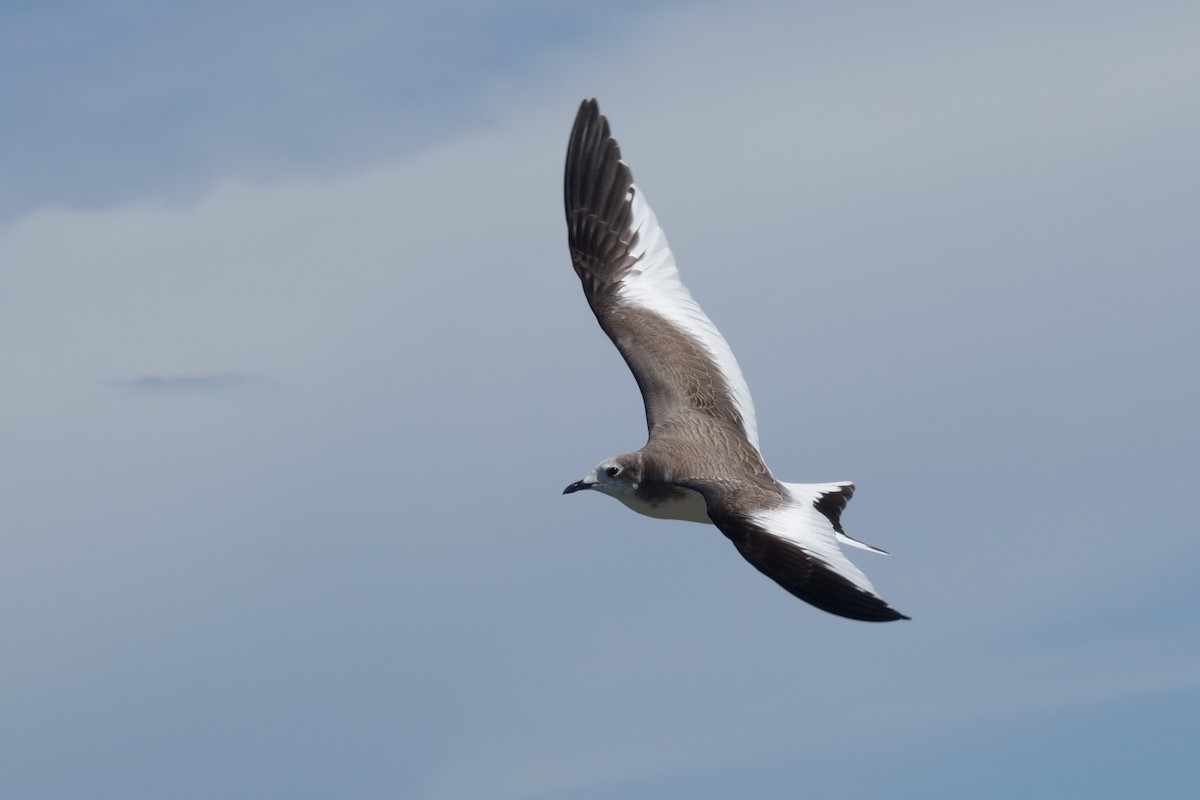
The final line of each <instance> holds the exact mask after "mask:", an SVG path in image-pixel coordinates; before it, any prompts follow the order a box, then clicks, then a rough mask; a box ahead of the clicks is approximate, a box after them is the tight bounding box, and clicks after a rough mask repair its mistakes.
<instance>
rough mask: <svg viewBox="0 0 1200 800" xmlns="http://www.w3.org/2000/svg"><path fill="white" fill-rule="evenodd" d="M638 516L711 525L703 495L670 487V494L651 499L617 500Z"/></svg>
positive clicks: (627, 498)
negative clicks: (643, 515)
mask: <svg viewBox="0 0 1200 800" xmlns="http://www.w3.org/2000/svg"><path fill="white" fill-rule="evenodd" d="M618 499H619V500H620V501H621V502H622V503H624V504H625V505H627V506H629V507H630V508H632V509H633V510H634V511H636V512H638V513H639V514H645V515H646V516H647V517H654V518H656V519H680V520H683V521H685V522H703V523H707V524H712V519H711V518H710V517H709V516H708V506H707V504H705V502H704V495H702V494H700V493H699V492H696V491H693V490H691V489H681V488H678V487H672V488H671V491H670V492H667V493H664V494H662V495H659V496H655V497H652V498H646V497H640V496H638V495H636V494H635V495H632V496H625V497H619V498H618Z"/></svg>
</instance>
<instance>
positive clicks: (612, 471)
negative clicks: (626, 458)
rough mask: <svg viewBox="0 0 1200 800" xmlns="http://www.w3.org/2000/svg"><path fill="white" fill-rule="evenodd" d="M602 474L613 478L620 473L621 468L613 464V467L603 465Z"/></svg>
mask: <svg viewBox="0 0 1200 800" xmlns="http://www.w3.org/2000/svg"><path fill="white" fill-rule="evenodd" d="M604 474H605V475H607V476H608V477H610V478H615V477H617V476H618V475H620V474H621V468H620V467H615V466H614V467H605V469H604Z"/></svg>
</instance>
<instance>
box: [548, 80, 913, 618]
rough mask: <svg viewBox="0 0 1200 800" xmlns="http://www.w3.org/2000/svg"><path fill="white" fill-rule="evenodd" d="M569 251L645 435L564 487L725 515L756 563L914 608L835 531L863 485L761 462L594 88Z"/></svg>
mask: <svg viewBox="0 0 1200 800" xmlns="http://www.w3.org/2000/svg"><path fill="white" fill-rule="evenodd" d="M563 194H564V199H565V202H566V213H567V240H568V244H569V245H570V249H571V262H572V264H574V266H575V272H576V273H577V274H578V275H579V279H580V281H581V282H582V283H583V293H584V296H585V297H586V298H587V301H588V305H590V306H591V308H592V312H593V313H594V314H595V315H596V320H597V321H598V322H599V323H600V327H601V328H602V329H603V330H604V332H605V333H606V334H608V337H609V338H610V339H612V341H613V344H615V345H616V346H617V349H618V350H619V351H620V352H621V355H622V356H623V357H624V358H625V362H626V364H628V365H629V369H630V370H631V371H632V372H633V377H634V379H635V380H636V381H637V385H638V388H639V389H641V392H642V400H643V402H644V404H645V408H646V425H647V427H648V428H649V433H650V435H649V439H648V441H647V442H646V445H645V446H644V447H642V449H640V450H638V451H637V452H634V453H626V454H624V455H618V456H613V457H612V458H606V459H604V460H603V461H601V462H600V463H599V464H597V465H596V467H595V468H594V469H593V470H592V471H591V472H589V473H588V474H587V475H585V476H584V477H583V478H582V479H581V480H578V481H575V482H574V483H572V484H571V485H570V486H568V487H567V488H566V489H564V490H563V494H571V493H573V492H578V491H580V490H583V489H588V490H591V491H597V492H600V493H601V494H606V495H609V496H611V497H615V498H616V499H618V500H620V501H621V502H622V503H624V504H625V505H627V506H629V507H630V508H631V509H633V510H634V511H636V512H638V513H639V514H645V515H647V516H650V517H657V518H659V519H677V520H686V521H691V522H701V523H710V524H713V525H716V526H717V528H718V529H719V530H720V531H721V533H723V534H725V536H726V537H728V538H729V540H730V541H732V542H733V544H734V547H736V548H737V550H738V552H739V553H741V554H742V556H743V557H745V559H746V560H747V561H749V562H750V563H751V564H753V565H754V566H755V567H756V568H757V569H758V570H759V571H760V572H762V573H763V574H764V575H766V576H767V577H768V578H770V579H771V580H773V581H775V582H776V583H778V584H779V585H780V586H782V587H783V588H784V589H786V590H787V591H789V592H791V593H792V594H793V595H795V596H796V597H799V598H800V599H801V600H804V601H805V602H807V603H811V604H812V605H814V606H816V607H817V608H820V609H822V610H824V611H828V612H830V613H832V614H837V615H839V616H843V617H849V618H851V619H859V620H866V621H870V622H887V621H891V620H897V619H908V617H906V616H905V615H904V614H901V613H900V612H898V611H896V610H895V609H893V608H891V607H890V606H889V605H888V604H887V603H886V602H885V601H884V600H883V598H881V597H880V596H879V594H878V593H877V592H876V591H875V588H874V587H873V586H872V585H871V582H870V581H869V580H867V576H866V575H864V574H863V573H862V571H861V570H859V569H858V568H857V567H856V566H854V564H852V563H850V560H849V559H847V558H846V556H845V554H843V553H842V550H841V547H840V546H839V544H845V545H852V546H855V547H861V548H863V549H865V550H870V551H872V552H876V553H883V552H884V551H882V550H880V549H879V548H876V547H872V546H871V545H868V544H864V543H862V542H859V541H856V540H854V539H851V538H850V537H849V536H848V535H847V534H846V532H845V531H844V530H842V524H841V514H842V510H843V509H844V508H845V507H846V503H848V502H849V501H850V497H851V496H852V495H853V494H854V484H852V483H848V482H844V483H818V484H805V483H783V482H781V481H778V480H776V479H775V478H774V477H773V476H772V475H771V471H770V470H769V469H767V466H766V464H765V463H763V458H762V454H761V453H760V452H759V447H758V429H757V425H756V422H755V417H754V405H753V403H752V402H751V400H750V390H749V388H748V387H747V386H746V380H745V378H743V377H742V371H741V369H740V368H739V367H738V364H737V361H736V360H735V359H734V357H733V352H732V351H731V350H730V349H729V345H728V344H727V343H726V342H725V338H724V337H723V336H722V335H721V333H720V331H718V330H717V328H716V326H715V325H713V323H712V321H711V320H709V318H708V317H707V316H706V315H705V313H704V312H703V311H701V310H700V306H699V305H697V303H696V301H695V300H693V299H692V295H691V294H690V293H689V292H688V290H687V288H686V287H685V286H684V285H683V283H682V282H680V278H679V270H678V269H677V268H676V266H675V258H674V256H673V255H672V254H671V250H670V248H669V247H668V246H667V238H666V236H665V235H664V233H663V230H662V228H661V227H659V225H658V220H657V219H656V218H655V216H654V212H653V211H651V210H650V206H649V205H647V204H646V199H645V197H644V196H643V195H642V191H641V189H639V188H638V186H637V185H636V184H635V183H634V182H633V175H632V173H631V172H630V170H629V167H628V166H627V165H626V164H625V162H623V161H622V160H621V150H620V148H619V147H618V145H617V142H616V140H615V139H613V137H612V135H611V133H610V132H609V127H608V120H607V119H605V118H604V117H603V116H602V115H601V114H600V109H599V107H598V106H597V104H596V101H595V100H585V101H584V102H583V104H582V105H580V107H579V113H578V114H577V115H576V117H575V126H574V128H573V129H572V131H571V139H570V143H569V145H568V147H567V162H566V175H565V179H564V186H563Z"/></svg>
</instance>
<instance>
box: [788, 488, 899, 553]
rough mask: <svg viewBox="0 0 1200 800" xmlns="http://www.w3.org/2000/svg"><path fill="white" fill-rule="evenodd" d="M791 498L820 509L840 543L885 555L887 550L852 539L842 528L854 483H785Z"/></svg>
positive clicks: (852, 493)
mask: <svg viewBox="0 0 1200 800" xmlns="http://www.w3.org/2000/svg"><path fill="white" fill-rule="evenodd" d="M783 485H784V486H785V487H787V490H788V492H790V493H791V495H792V499H794V500H795V501H796V502H798V503H811V504H812V506H813V508H815V509H817V511H820V512H821V513H822V514H824V515H825V517H826V518H827V519H828V520H829V522H830V524H831V525H833V533H834V536H836V537H837V540H838V541H839V542H840V543H842V544H848V545H850V546H851V547H858V548H861V549H863V550H869V551H871V552H872V553H879V554H880V555H883V556H886V555H888V552H887V551H886V550H884V549H882V548H879V547H875V546H873V545H869V544H867V543H866V542H860V541H858V540H857V539H852V538H850V537H849V536H847V535H846V532H845V531H844V530H842V509H844V508H845V507H846V504H847V503H849V502H850V498H851V497H853V496H854V484H853V483H850V482H849V481H843V482H840V483H785V484H783Z"/></svg>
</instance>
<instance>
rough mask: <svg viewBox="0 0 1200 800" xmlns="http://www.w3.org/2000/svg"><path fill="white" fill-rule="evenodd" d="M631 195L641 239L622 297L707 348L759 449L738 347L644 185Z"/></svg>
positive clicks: (634, 250)
mask: <svg viewBox="0 0 1200 800" xmlns="http://www.w3.org/2000/svg"><path fill="white" fill-rule="evenodd" d="M629 195H630V205H631V211H632V220H631V222H630V225H631V230H630V233H631V234H634V235H636V237H637V238H636V240H635V244H634V247H632V248H631V249H630V251H629V254H630V255H631V256H633V257H634V258H636V259H637V264H636V265H634V266H633V267H631V268H630V269H629V271H628V272H627V273H626V275H625V277H624V278H622V279H621V286H620V293H621V297H622V298H624V299H625V300H628V301H629V302H630V303H633V304H635V305H638V306H641V307H642V308H645V309H647V310H648V311H653V312H654V313H656V314H659V315H660V316H662V317H665V318H666V319H667V320H669V321H670V322H672V323H674V324H675V325H678V326H679V327H680V328H682V329H683V330H684V331H685V332H687V333H688V334H689V335H690V336H691V337H692V338H693V339H694V340H696V341H697V342H699V343H700V344H701V345H703V346H704V349H705V350H707V351H708V353H709V355H711V356H712V358H713V362H714V363H715V364H716V365H717V369H718V370H720V372H721V375H722V377H724V378H725V383H726V384H727V385H728V386H729V391H730V393H731V394H732V395H733V396H732V398H731V399H732V400H733V404H734V406H735V407H736V408H737V411H738V414H739V415H741V418H742V429H743V430H744V431H745V433H746V438H747V439H748V440H749V441H750V444H752V445H753V446H754V448H755V449H756V450H757V449H758V422H757V420H756V419H755V416H754V402H753V401H752V400H751V399H750V387H749V386H747V385H746V379H745V378H744V377H743V376H742V370H741V368H740V367H739V366H738V363H737V359H735V358H734V357H733V350H731V349H730V347H729V344H728V342H726V341H725V337H724V336H722V335H721V332H720V331H718V330H717V326H716V325H713V323H712V320H710V319H709V318H708V316H707V315H705V313H704V312H703V311H702V310H701V309H700V305H699V304H698V303H697V302H696V301H695V300H694V299H693V298H692V295H691V293H690V292H689V291H688V290H687V287H686V286H684V285H683V282H682V281H681V280H680V278H679V268H678V267H676V266H675V256H673V255H672V254H671V248H670V247H669V246H668V245H667V235H666V234H665V233H664V232H663V229H662V228H661V227H660V226H659V224H658V219H657V218H656V217H655V216H654V212H653V211H652V210H651V209H650V206H649V204H647V203H646V200H645V198H644V197H643V195H642V191H641V189H639V188H638V187H637V185H636V184H633V185H631V186H630V188H629ZM631 238H632V237H631Z"/></svg>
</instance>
